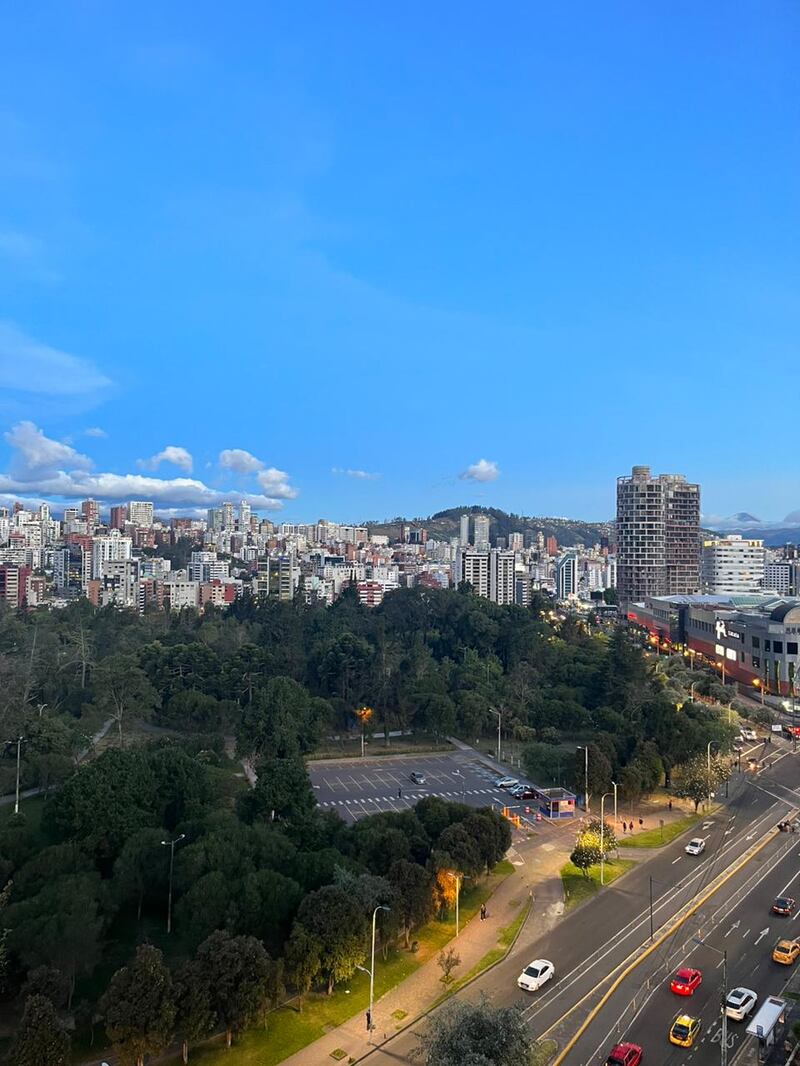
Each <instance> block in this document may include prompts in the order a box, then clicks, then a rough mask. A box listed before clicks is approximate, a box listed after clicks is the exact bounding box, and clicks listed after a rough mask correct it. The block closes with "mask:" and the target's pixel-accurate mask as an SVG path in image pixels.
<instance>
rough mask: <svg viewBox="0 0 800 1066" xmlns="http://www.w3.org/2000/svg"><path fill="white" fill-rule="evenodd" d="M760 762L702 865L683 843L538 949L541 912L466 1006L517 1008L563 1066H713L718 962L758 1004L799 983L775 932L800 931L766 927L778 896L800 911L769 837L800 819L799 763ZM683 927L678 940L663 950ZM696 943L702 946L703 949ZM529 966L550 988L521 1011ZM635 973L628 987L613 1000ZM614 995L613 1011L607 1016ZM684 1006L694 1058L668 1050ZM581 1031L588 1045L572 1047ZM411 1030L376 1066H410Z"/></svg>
mask: <svg viewBox="0 0 800 1066" xmlns="http://www.w3.org/2000/svg"><path fill="white" fill-rule="evenodd" d="M757 754H758V755H759V756H760V757H761V759H762V763H763V765H764V769H763V770H762V771H760V772H759V773H758V774H747V773H743V774H735V775H734V776H733V777H732V778H731V782H730V790H729V792H730V795H729V798H728V801H727V803H726V805H725V806H724V807H723V808H721V809H720V810H719V811H717V812H715V814H714V815H713V816H712V817H711V818H709V819H708V820H707V821H706V822H704V823H703V824H702V828H701V829H699V830H695V831H694V835H701V836H703V837H704V838H705V839H706V850H705V852H704V853H703V854H702V855H700V856H696V857H693V856H688V855H686V854H685V852H684V846H685V843H686V838H683V837H682V838H679V839H678V840H676V841H674V842H673V843H672V844H669V845H667V846H666V847H664V848H662V849H660V850H659V852H658V853H657V854H656V855H655V856H653V857H652V858H651V859H649V860H648V861H643V862H641V863H640V864H639V865H638V866H637V867H636V869H634V870H632V871H631V872H630V873H629V874H627V875H626V876H625V877H624V878H623V879H622V880H621V881H620V882H618V883H617V884H616V885H614V886H613V887H611V888H609V889H607V890H605V891H604V892H603V893H601V894H600V895H599V896H597V897H596V898H595V899H593V900H592V901H591V902H590V903H589V904H587V905H586V906H584V907H581V908H580V909H579V910H577V911H576V912H575V913H574V914H572V915H569V916H567V917H565V918H564V919H563V920H562V921H561V922H559V923H558V924H557V925H556V926H555V927H554V928H551V929H549V930H548V931H547V932H545V933H544V934H543V935H539V936H537V922H536V911H535V912H534V916H533V918H532V919H531V920H529V922H528V926H527V935H526V934H525V933H523V936H522V937H521V938H520V941H519V942H518V944H517V946H516V947H515V949H514V951H513V952H512V953H511V955H510V956H509V958H507V959H506V960H504V961H503V962H502V963H501V964H499V965H498V966H497V967H495V968H494V969H493V970H491V971H490V972H489V973H487V974H486V975H484V977H482V978H480V979H478V980H477V981H476V982H474V983H473V984H472V985H470V986H469V987H468V988H466V989H465V990H464V991H463V992H462V993H461V995H463V996H466V997H468V998H478V997H479V996H481V995H487V996H488V997H489V998H490V999H491V1000H492V1002H494V1003H496V1004H498V1005H508V1004H515V1003H516V1004H520V1005H521V1006H522V1008H523V1011H524V1015H525V1018H526V1020H527V1021H528V1023H529V1024H530V1026H531V1028H532V1030H533V1032H534V1033H535V1035H536V1036H542V1035H548V1036H551V1037H552V1038H553V1039H555V1040H556V1041H557V1042H558V1044H559V1046H560V1047H561V1048H562V1049H563V1048H565V1047H569V1050H568V1052H567V1054H566V1057H565V1058H564V1062H566V1063H568V1064H570V1066H572V1064H574V1066H582V1064H584V1063H585V1064H587V1066H588V1064H590V1063H600V1062H604V1061H605V1055H606V1054H607V1052H608V1050H609V1048H610V1047H611V1045H612V1044H613V1043H615V1042H616V1041H617V1040H619V1039H622V1038H625V1039H630V1040H633V1041H635V1042H636V1043H640V1044H642V1045H643V1046H644V1047H645V1051H646V1058H647V1062H648V1064H652V1066H659V1064H660V1063H664V1064H670V1066H672V1064H677V1063H683V1062H691V1063H692V1064H693V1066H694V1064H695V1063H702V1062H704V1061H708V1062H716V1061H718V1060H719V1036H718V1035H717V1029H718V1027H719V1026H718V1019H719V994H720V989H721V970H722V956H721V955H720V954H718V951H727V952H728V984H729V986H733V985H735V984H742V985H746V986H747V987H750V988H753V989H754V990H755V991H756V992H757V993H758V995H759V1000H761V998H762V997H763V996H764V995H767V994H770V993H775V992H779V991H780V989H781V988H782V987H783V983H784V981H785V980H786V979H787V978H788V976H789V974H790V973H791V972H792V969H793V968H792V967H788V968H784V967H780V966H779V965H778V964H776V963H772V962H771V960H770V953H771V949H772V945H773V943H774V941H775V939H777V936H778V934H779V932H781V931H783V930H785V929H787V928H790V929H791V928H793V927H795V926H797V927H798V928H797V931H796V933H795V935H797V936H800V919H793V918H791V919H785V918H778V917H777V916H774V915H771V913H770V907H771V904H772V901H773V899H774V898H775V896H776V895H778V894H780V892H781V891H783V890H784V889H785V890H786V891H789V892H790V894H791V891H792V890H795V889H796V895H797V896H798V898H799V899H800V862H799V861H798V853H800V834H797V833H796V834H794V835H792V834H789V833H776V832H775V826H776V824H777V823H778V821H780V820H781V819H782V818H783V817H784V816H785V815H786V814H787V813H788V812H789V811H791V810H794V809H797V808H798V807H800V789H798V782H800V774H799V773H798V756H797V755H796V754H793V753H792V750H791V747H790V746H789V745H788V744H781V743H775V744H773V745H771V746H770V747H766V748H764V749H763V750H761V749H759V752H758V753H757ZM756 849H758V850H757V851H756ZM787 885H788V888H787V887H786V886H787ZM651 887H652V910H651V906H650V899H651ZM557 891H558V887H557V886H556V885H555V884H551V885H549V886H548V885H545V886H544V888H543V890H537V899H536V908H537V909H538V908H539V907H543V906H545V905H546V904H547V903H549V902H550V899H549V898H548V897H549V896H552V894H554V893H556V892H557ZM690 911H691V912H692V913H688V914H687V912H690ZM651 914H652V933H653V941H655V942H659V941H660V940H661V939H662V938H664V939H663V943H657V946H656V947H655V948H654V949H653V950H652V951H651V952H650V953H649V954H646V952H647V949H648V947H649V946H650V945H651V943H652V941H651ZM682 918H683V919H684V920H683V923H682V924H681V925H680V926H679V928H678V930H677V931H676V932H675V933H673V934H671V935H668V936H665V934H666V933H668V932H669V930H671V929H672V927H673V925H675V923H676V922H678V921H679V920H680V919H682ZM737 923H738V924H737ZM765 929H766V932H764V933H763V935H762V931H763V930H765ZM695 938H696V939H700V940H703V941H705V943H704V944H703V945H700V944H696V943H695ZM714 948H716V949H717V951H714V950H713V949H714ZM533 958H547V959H551V960H552V961H553V962H554V963H555V966H556V979H555V980H554V981H552V982H551V983H550V984H549V985H546V986H545V987H544V989H542V990H541V991H540V992H539V993H536V994H534V995H533V996H531V997H524V998H523V997H521V994H520V992H519V990H518V988H517V986H516V978H517V976H518V974H519V972H520V970H521V969H522V967H523V966H524V965H525V964H526V963H527V962H528V961H529V960H530V959H533ZM640 958H642V961H641V963H639V962H638V961H637V960H639V959H640ZM682 963H687V964H689V965H691V966H695V967H697V968H699V969H701V970H702V971H703V983H702V984H701V986H700V988H699V989H698V991H697V992H696V993H695V995H694V997H692V999H691V1000H689V1001H687V1000H681V1001H680V1002H679V1001H678V997H676V996H674V995H673V994H672V993H670V992H669V987H668V985H669V977H670V976H671V973H672V970H673V969H674V968H676V967H677V966H678V965H680V964H682ZM632 965H633V966H634V968H633V970H632V972H631V973H630V975H629V976H627V977H625V978H624V979H622V980H621V981H619V985H618V987H615V982H617V980H618V979H619V978H620V976H621V975H622V974H624V972H625V971H626V969H627V968H628V967H630V966H632ZM612 988H613V991H611V992H609V990H610V989H612ZM606 993H609V994H608V998H607V1002H605V1003H604V1004H603V1005H602V1006H600V1004H601V1000H602V997H603V996H604V995H605V994H606ZM687 1002H688V1003H690V1004H691V1009H692V1011H694V1012H695V1013H697V1014H699V1015H700V1016H701V1017H702V1020H703V1022H704V1027H703V1030H702V1032H701V1035H700V1037H699V1038H698V1041H697V1043H696V1045H695V1048H694V1049H692V1051H691V1052H688V1051H685V1050H682V1049H679V1048H674V1047H673V1046H672V1045H670V1044H669V1042H668V1039H667V1031H668V1027H669V1023H670V1021H671V1019H672V1018H673V1017H674V1015H675V1014H676V1012H677V1011H678V1009H679V1008H680V1007H681V1006H686V1005H687ZM421 1024H423V1025H424V1022H423V1023H421ZM583 1026H585V1031H583V1032H582V1035H581V1036H580V1039H578V1040H577V1042H575V1044H574V1046H573V1045H571V1044H570V1041H571V1040H572V1038H573V1037H574V1036H575V1034H576V1032H577V1031H578V1030H579V1029H581V1028H582V1027H583ZM417 1029H418V1026H414V1027H412V1028H411V1029H409V1030H406V1031H404V1032H402V1033H400V1034H398V1035H397V1036H396V1037H394V1038H393V1039H391V1040H390V1041H388V1043H386V1044H384V1045H383V1046H382V1047H381V1048H378V1049H376V1050H375V1051H374V1052H373V1053H372V1054H371V1055H370V1056H369V1059H370V1062H371V1063H375V1064H389V1063H393V1064H395V1066H396V1064H397V1063H403V1062H411V1061H412V1059H411V1057H410V1056H411V1053H412V1052H413V1050H414V1048H415V1047H416V1046H417V1036H416V1032H417ZM743 1029H744V1026H742V1025H741V1023H736V1022H731V1023H730V1026H729V1041H730V1039H731V1038H732V1039H733V1047H732V1049H731V1052H730V1060H731V1062H732V1061H733V1056H734V1055H736V1054H737V1053H738V1048H739V1047H740V1046H742V1032H743ZM715 1049H716V1053H715Z"/></svg>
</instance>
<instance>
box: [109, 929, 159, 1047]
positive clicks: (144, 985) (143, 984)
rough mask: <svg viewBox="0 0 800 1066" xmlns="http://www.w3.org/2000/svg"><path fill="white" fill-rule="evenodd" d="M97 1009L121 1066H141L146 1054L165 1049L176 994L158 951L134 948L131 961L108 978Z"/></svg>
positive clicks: (149, 948) (147, 946) (142, 947)
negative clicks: (107, 983) (100, 1012)
mask: <svg viewBox="0 0 800 1066" xmlns="http://www.w3.org/2000/svg"><path fill="white" fill-rule="evenodd" d="M100 1009H101V1011H102V1013H103V1016H104V1018H105V1024H106V1032H107V1033H108V1037H109V1039H110V1040H111V1042H112V1043H113V1045H114V1050H115V1052H116V1054H117V1056H118V1058H119V1060H120V1062H121V1063H122V1064H123V1066H128V1064H131V1066H144V1061H145V1057H146V1056H147V1055H155V1054H158V1052H160V1051H163V1050H164V1048H166V1047H167V1045H168V1044H169V1042H170V1040H171V1039H172V1032H173V1026H174V1024H175V995H174V990H173V987H172V977H171V975H170V972H169V970H168V969H167V967H166V966H165V965H164V960H163V957H162V955H161V952H160V951H159V950H158V948H154V947H152V946H151V945H149V944H143V945H142V946H141V947H139V948H137V951H136V956H135V958H134V959H133V961H132V962H131V963H129V965H127V966H123V967H122V969H120V970H117V972H116V973H115V974H114V976H113V977H112V978H111V981H110V983H109V986H108V988H107V989H106V992H105V994H104V995H103V998H102V1000H101V1001H100Z"/></svg>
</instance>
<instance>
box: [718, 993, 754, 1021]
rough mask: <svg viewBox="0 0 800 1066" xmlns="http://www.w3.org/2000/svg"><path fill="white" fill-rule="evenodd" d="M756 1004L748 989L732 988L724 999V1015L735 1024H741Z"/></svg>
mask: <svg viewBox="0 0 800 1066" xmlns="http://www.w3.org/2000/svg"><path fill="white" fill-rule="evenodd" d="M757 1002H758V996H757V995H756V994H755V992H753V990H752V989H750V988H732V989H731V990H730V992H729V993H728V995H727V996H726V997H725V1013H726V1014H727V1015H728V1017H729V1018H732V1019H733V1020H734V1021H735V1022H743V1021H744V1020H745V1018H746V1017H747V1015H748V1014H749V1013H750V1011H751V1010H752V1009H753V1007H755V1005H756V1003H757Z"/></svg>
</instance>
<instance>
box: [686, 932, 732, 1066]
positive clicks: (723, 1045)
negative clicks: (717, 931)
mask: <svg viewBox="0 0 800 1066" xmlns="http://www.w3.org/2000/svg"><path fill="white" fill-rule="evenodd" d="M692 940H694V942H695V944H700V945H701V946H702V947H704V948H710V949H711V950H712V951H716V953H717V954H718V955H720V956H721V957H722V988H721V989H720V1014H721V1015H722V1032H721V1033H720V1037H721V1039H720V1042H719V1061H720V1066H728V1015H727V1013H726V1012H725V1000H726V998H727V994H728V993H727V989H728V952H727V951H721V950H720V949H719V948H715V947H714V945H713V944H709V943H708V941H707V940H701V939H700V938H699V937H697V936H694V937H692Z"/></svg>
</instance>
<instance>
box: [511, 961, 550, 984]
mask: <svg viewBox="0 0 800 1066" xmlns="http://www.w3.org/2000/svg"><path fill="white" fill-rule="evenodd" d="M555 972H556V968H555V966H554V965H553V964H552V962H550V960H549V959H534V960H533V962H530V963H528V965H527V966H526V967H525V969H524V970H523V971H522V973H521V974H520V975H519V977H518V978H517V985H518V986H519V987H520V988H521V989H523V990H524V991H525V992H538V991H539V989H540V988H541V987H542V985H546V984H547V982H548V981H550V980H552V978H553V977H554V976H555Z"/></svg>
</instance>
